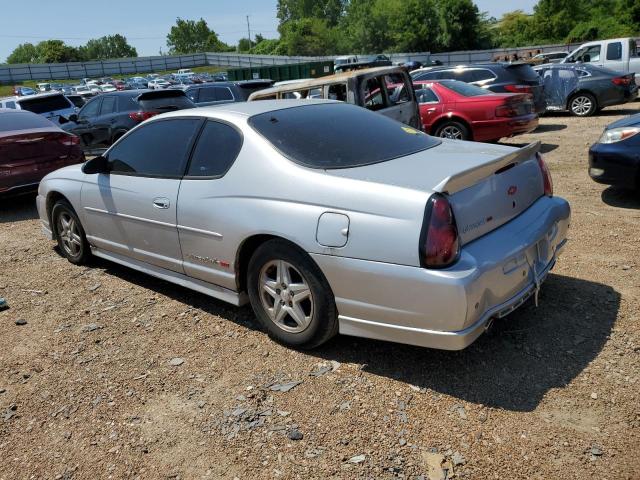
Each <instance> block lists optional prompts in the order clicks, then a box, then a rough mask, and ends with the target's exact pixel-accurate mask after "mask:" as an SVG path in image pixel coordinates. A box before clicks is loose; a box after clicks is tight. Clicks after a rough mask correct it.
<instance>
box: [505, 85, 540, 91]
mask: <svg viewBox="0 0 640 480" xmlns="http://www.w3.org/2000/svg"><path fill="white" fill-rule="evenodd" d="M504 89H505V90H506V91H507V92H512V93H532V92H533V90H532V89H531V86H529V85H505V86H504Z"/></svg>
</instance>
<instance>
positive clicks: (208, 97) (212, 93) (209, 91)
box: [198, 87, 216, 102]
mask: <svg viewBox="0 0 640 480" xmlns="http://www.w3.org/2000/svg"><path fill="white" fill-rule="evenodd" d="M199 98H200V100H198V101H199V102H215V101H216V89H215V88H211V87H209V88H201V89H200V96H199Z"/></svg>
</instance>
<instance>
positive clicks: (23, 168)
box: [0, 108, 85, 195]
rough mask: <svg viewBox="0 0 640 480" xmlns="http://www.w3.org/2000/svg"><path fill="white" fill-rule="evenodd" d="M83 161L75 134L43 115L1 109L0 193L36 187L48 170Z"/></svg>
mask: <svg viewBox="0 0 640 480" xmlns="http://www.w3.org/2000/svg"><path fill="white" fill-rule="evenodd" d="M84 160H85V158H84V153H82V149H81V148H80V139H79V138H78V137H76V136H75V135H71V134H70V133H67V132H65V131H64V130H62V129H60V128H59V127H57V126H56V125H54V124H53V123H51V122H50V121H49V120H47V119H46V118H44V117H43V116H42V115H37V114H35V113H31V112H29V111H27V110H12V109H7V108H0V195H5V194H14V193H21V192H23V191H29V190H35V189H36V188H37V187H38V184H39V183H40V180H42V177H44V176H45V175H46V174H47V173H49V172H52V171H54V170H57V169H58V168H61V167H65V166H67V165H72V164H74V163H82V162H84Z"/></svg>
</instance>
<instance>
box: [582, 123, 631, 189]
mask: <svg viewBox="0 0 640 480" xmlns="http://www.w3.org/2000/svg"><path fill="white" fill-rule="evenodd" d="M589 175H590V176H591V178H592V179H593V180H595V181H596V182H598V183H604V184H606V185H616V186H618V187H623V188H630V189H638V190H640V114H637V115H632V116H630V117H628V118H623V119H622V120H618V121H617V122H613V123H612V124H611V125H609V126H607V127H606V128H605V129H604V132H603V134H602V137H600V140H598V142H597V143H596V144H594V145H593V146H592V147H591V148H590V149H589Z"/></svg>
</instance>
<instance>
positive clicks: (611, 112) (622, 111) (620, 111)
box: [596, 107, 640, 117]
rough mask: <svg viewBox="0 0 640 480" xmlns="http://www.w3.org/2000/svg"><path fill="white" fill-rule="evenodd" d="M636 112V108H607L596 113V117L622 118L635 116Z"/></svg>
mask: <svg viewBox="0 0 640 480" xmlns="http://www.w3.org/2000/svg"><path fill="white" fill-rule="evenodd" d="M637 113H640V112H638V109H637V108H616V107H609V108H605V109H603V110H600V111H599V112H598V113H596V116H601V117H612V116H623V115H635V114H637Z"/></svg>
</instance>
